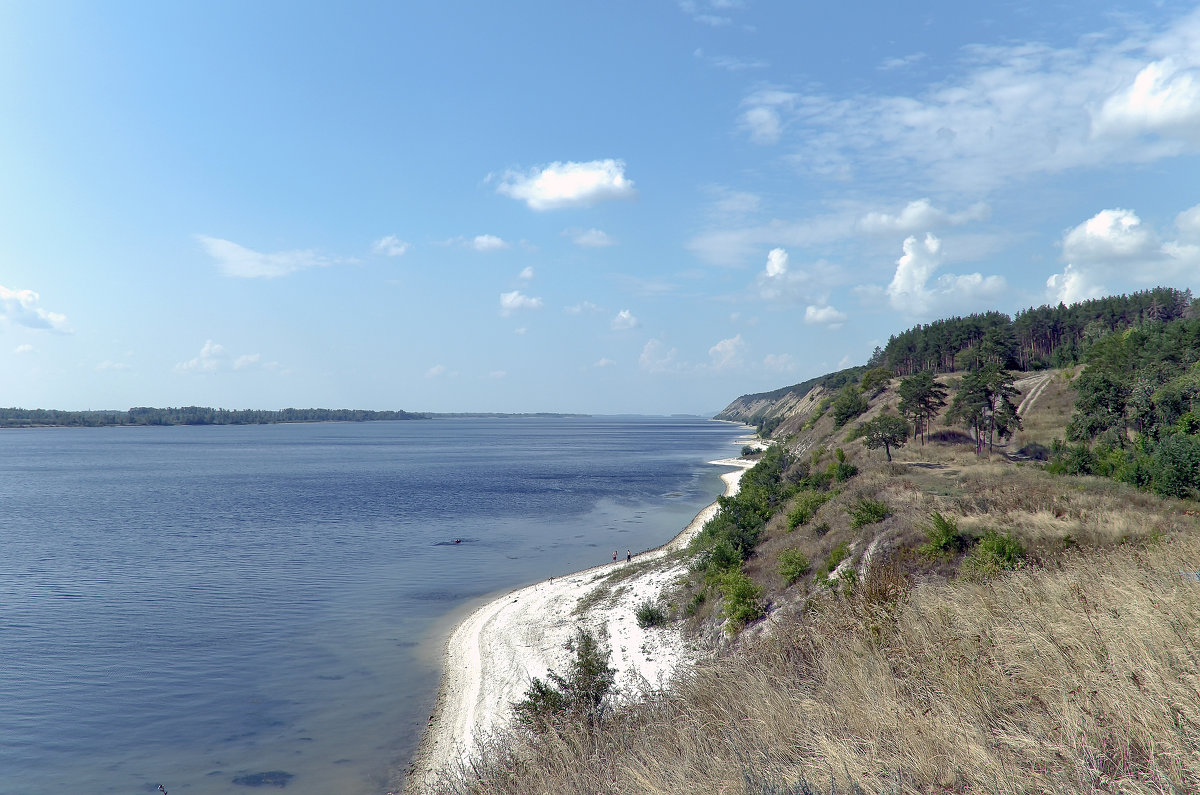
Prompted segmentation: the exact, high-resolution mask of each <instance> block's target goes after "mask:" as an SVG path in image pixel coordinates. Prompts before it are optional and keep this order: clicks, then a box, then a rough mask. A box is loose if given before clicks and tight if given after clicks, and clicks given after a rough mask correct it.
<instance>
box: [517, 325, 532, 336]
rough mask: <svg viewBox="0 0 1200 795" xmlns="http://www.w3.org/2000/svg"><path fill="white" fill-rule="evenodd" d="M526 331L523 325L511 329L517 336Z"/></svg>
mask: <svg viewBox="0 0 1200 795" xmlns="http://www.w3.org/2000/svg"><path fill="white" fill-rule="evenodd" d="M528 333H529V329H527V328H525V327H524V326H521V327H520V328H515V329H513V334H516V335H517V336H518V337H524V336H525V335H526V334H528Z"/></svg>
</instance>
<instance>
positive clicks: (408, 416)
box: [0, 406, 592, 430]
mask: <svg viewBox="0 0 1200 795" xmlns="http://www.w3.org/2000/svg"><path fill="white" fill-rule="evenodd" d="M590 416H592V415H590V414H557V413H551V412H531V413H525V414H506V413H500V412H453V413H439V412H430V411H423V412H411V411H368V410H365V409H290V408H289V409H280V410H277V411H274V410H259V409H216V408H211V407H207V406H182V407H179V408H174V407H168V408H148V407H136V408H131V409H129V410H127V411H121V410H101V411H60V410H58V409H18V408H0V430H5V429H9V428H14V429H16V428H139V427H177V426H181V425H187V426H205V425H295V424H309V423H319V422H400V421H408V420H437V419H470V418H480V419H520V418H549V419H556V418H557V419H561V418H571V417H590Z"/></svg>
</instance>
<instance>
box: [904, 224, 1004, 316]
mask: <svg viewBox="0 0 1200 795" xmlns="http://www.w3.org/2000/svg"><path fill="white" fill-rule="evenodd" d="M903 249H904V255H903V256H902V257H900V259H898V260H896V273H895V275H894V276H893V277H892V282H891V284H889V285H888V287H887V296H888V300H889V301H890V302H891V305H892V308H893V309H896V310H897V311H900V312H903V313H904V314H906V315H925V314H928V313H930V312H935V311H941V310H946V311H950V310H953V311H958V310H960V309H961V308H962V307H963V306H964V305H970V304H978V303H980V302H982V301H985V300H988V299H994V298H995V297H997V296H998V295H1000V293H1002V292H1003V291H1004V289H1005V282H1004V278H1003V277H1001V276H988V277H986V278H985V277H984V276H982V275H980V274H978V273H972V274H967V275H964V276H958V275H955V274H950V273H947V274H943V275H941V276H938V277H937V279H936V280H934V281H933V283H932V284H931V283H930V280H931V279H933V275H934V272H935V271H937V269H938V268H940V267H941V265H942V262H943V252H942V242H941V240H939V239H938V238H936V237H934V236H933V235H930V234H927V235H925V239H924V240H923V241H921V240H917V238H916V237H915V236H909V237H908V238H906V239H905V240H904V244H903Z"/></svg>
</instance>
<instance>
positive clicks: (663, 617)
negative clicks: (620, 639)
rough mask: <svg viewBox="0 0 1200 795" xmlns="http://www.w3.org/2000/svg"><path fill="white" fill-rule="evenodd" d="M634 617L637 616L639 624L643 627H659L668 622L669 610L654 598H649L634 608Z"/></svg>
mask: <svg viewBox="0 0 1200 795" xmlns="http://www.w3.org/2000/svg"><path fill="white" fill-rule="evenodd" d="M633 614H634V617H636V618H637V625H638V626H639V627H641V628H642V629H649V628H650V627H657V626H659V625H661V624H665V623H667V611H666V610H664V609H663V606H662V605H660V604H659V603H658V602H655V601H654V600H652V599H647V600H646V601H644V602H641V603H640V604H638V606H637V607H635V608H634V610H633Z"/></svg>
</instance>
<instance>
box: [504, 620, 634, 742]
mask: <svg viewBox="0 0 1200 795" xmlns="http://www.w3.org/2000/svg"><path fill="white" fill-rule="evenodd" d="M567 648H568V649H570V650H572V651H574V652H575V656H574V658H573V659H572V660H571V662H570V664H569V666H568V669H567V673H566V675H565V676H564V675H562V674H559V673H558V672H556V671H550V672H549V673H548V674H546V680H542V679H538V678H536V677H535V678H534V680H533V682H532V683H531V684H530V686H529V689H528V690H526V691H525V698H523V699H522V700H520V701H518V702H516V703H515V704H513V711H514V713H515V714H516V717H517V722H518V723H519V724H521V725H522V726H524V727H525V728H527V729H530V730H532V731H535V732H542V731H546V730H547V729H549V728H550V727H552V726H554V725H555V724H557V723H559V722H560V721H562V720H564V719H569V720H574V721H578V722H580V723H581V724H583V725H585V726H587V727H588V728H590V729H594V728H595V727H596V726H597V725H598V724H599V722H600V720H601V719H602V718H603V716H604V711H605V702H606V700H607V698H608V694H609V692H610V691H611V690H612V686H613V682H614V681H615V677H616V669H614V668H613V667H612V666H610V665H609V659H610V656H611V652H610V651H609V650H608V649H607V648H605V647H604V646H603V645H602V644H601V643H600V641H598V640H597V639H596V637H595V636H594V635H592V633H590V632H588V631H587V630H584V629H580V630H579V631H578V632H576V634H575V637H574V638H573V640H572V641H571V642H570V643H568V644H567Z"/></svg>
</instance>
